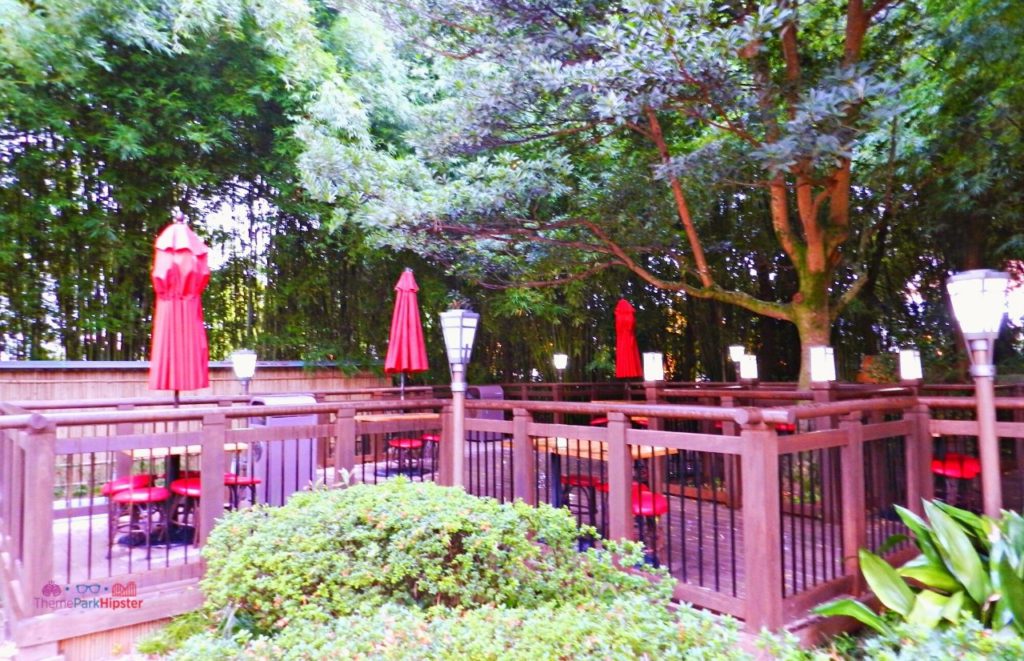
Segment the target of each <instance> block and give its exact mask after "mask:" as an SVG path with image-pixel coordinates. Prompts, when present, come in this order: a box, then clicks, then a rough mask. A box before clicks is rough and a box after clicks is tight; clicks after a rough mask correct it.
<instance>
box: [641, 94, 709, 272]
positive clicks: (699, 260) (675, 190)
mask: <svg viewBox="0 0 1024 661" xmlns="http://www.w3.org/2000/svg"><path fill="white" fill-rule="evenodd" d="M646 112H647V122H648V124H650V126H651V134H652V136H653V138H654V144H655V146H656V147H657V148H658V153H659V154H661V161H662V163H665V164H668V163H669V162H670V161H671V154H669V150H668V144H667V143H666V142H665V136H664V135H663V134H662V132H661V124H659V123H658V116H657V114H656V113H655V112H654V109H652V108H647V109H646ZM669 183H670V184H671V186H672V196H673V197H674V198H675V203H676V213H677V214H678V215H679V220H680V222H682V224H683V228H684V229H685V230H686V238H687V239H688V240H689V242H690V250H691V251H692V252H693V261H694V264H696V266H697V275H698V277H699V278H700V281H701V284H703V285H704V286H705V287H710V286H712V285H713V284H714V282H715V281H714V278H712V276H711V269H710V268H708V260H707V258H706V257H705V256H704V246H703V245H701V242H700V237H699V236H698V235H697V227H696V225H695V224H694V222H693V217H692V216H690V208H689V206H688V205H687V204H686V196H685V195H683V186H682V184H680V183H679V178H678V177H676V176H675V175H671V176H670V178H669Z"/></svg>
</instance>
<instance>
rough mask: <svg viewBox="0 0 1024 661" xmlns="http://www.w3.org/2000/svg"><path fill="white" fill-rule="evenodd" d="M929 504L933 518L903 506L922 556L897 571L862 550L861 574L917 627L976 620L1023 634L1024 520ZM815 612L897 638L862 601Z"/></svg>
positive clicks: (844, 602)
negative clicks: (852, 620) (844, 618)
mask: <svg viewBox="0 0 1024 661" xmlns="http://www.w3.org/2000/svg"><path fill="white" fill-rule="evenodd" d="M924 508H925V513H926V515H927V517H928V521H925V520H924V519H921V517H919V516H917V515H916V514H914V513H913V512H911V511H909V510H907V509H904V508H902V507H897V511H898V513H899V515H900V518H902V519H903V522H904V523H906V525H907V527H908V528H910V530H911V531H912V532H913V533H914V537H915V542H916V543H917V547H918V548H919V549H920V550H921V555H920V556H918V557H916V558H914V559H913V560H911V561H910V562H908V563H906V564H905V565H903V566H902V567H900V568H899V569H898V570H897V569H894V568H893V567H892V566H890V565H889V564H888V563H887V562H885V561H884V560H883V559H882V558H880V557H878V556H877V555H874V554H873V553H870V552H869V551H866V550H863V549H862V550H861V551H860V564H861V571H862V572H863V573H864V578H865V579H866V580H867V582H868V585H869V586H870V587H871V590H872V592H874V593H875V596H876V597H878V599H879V601H881V602H882V604H883V605H884V606H885V607H886V608H888V609H889V610H890V611H891V612H892V613H893V614H894V617H896V618H897V619H898V620H901V621H905V622H908V623H910V624H912V625H917V626H921V627H926V628H934V627H950V626H954V625H958V624H960V623H961V622H964V621H965V620H967V619H973V620H976V621H977V622H978V623H980V625H981V626H982V627H988V628H992V629H997V630H998V629H1002V628H1004V627H1013V628H1015V629H1016V631H1017V633H1024V560H1022V558H1024V519H1022V518H1021V516H1020V515H1019V514H1017V513H1015V512H1005V513H1004V516H1003V517H1002V519H1001V520H1000V521H999V522H996V521H993V520H992V519H990V518H988V517H979V516H977V515H975V514H972V513H970V512H967V511H965V510H962V509H958V508H956V507H953V506H951V505H946V504H945V503H941V502H938V501H936V502H933V503H932V502H926V503H924ZM929 524H930V525H929ZM908 581H909V584H908ZM815 612H817V613H819V614H821V615H846V616H849V617H853V618H855V619H857V620H859V621H861V622H863V623H864V624H866V625H868V626H870V627H872V628H873V629H875V630H876V631H878V632H880V633H882V634H884V635H885V636H893V635H895V634H894V633H893V629H892V627H891V626H889V625H888V624H887V622H886V621H885V620H884V619H882V618H881V617H879V616H878V615H876V614H875V613H874V612H872V611H871V610H870V609H869V608H867V607H866V606H865V605H864V604H862V603H860V602H858V601H853V600H850V599H844V600H841V601H836V602H832V603H829V604H825V605H823V606H819V607H818V608H817V609H815Z"/></svg>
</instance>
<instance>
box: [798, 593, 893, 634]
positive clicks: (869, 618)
mask: <svg viewBox="0 0 1024 661" xmlns="http://www.w3.org/2000/svg"><path fill="white" fill-rule="evenodd" d="M811 610H812V612H813V613H817V614H818V615H824V616H826V617H840V616H842V617H852V618H853V619H855V620H857V621H858V622H860V623H861V624H864V625H866V626H869V627H871V628H872V629H874V630H875V631H877V632H878V633H882V634H884V633H887V632H888V631H889V626H888V625H887V624H886V623H885V620H883V619H882V618H880V617H878V615H877V614H876V613H875V612H874V611H873V610H871V609H870V608H868V607H867V606H865V605H864V604H862V603H861V602H859V601H855V600H853V599H843V600H841V601H833V602H830V603H827V604H822V605H821V606H817V607H815V608H813V609H811Z"/></svg>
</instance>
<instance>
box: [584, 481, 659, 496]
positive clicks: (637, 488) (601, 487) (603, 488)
mask: <svg viewBox="0 0 1024 661" xmlns="http://www.w3.org/2000/svg"><path fill="white" fill-rule="evenodd" d="M596 486H597V490H598V491H600V492H602V493H608V491H609V490H610V489H611V487H610V486H608V483H607V482H598V483H597V485H596ZM643 491H650V488H649V487H648V486H647V485H646V484H643V483H642V482H634V483H633V498H636V495H637V494H638V493H641V492H643Z"/></svg>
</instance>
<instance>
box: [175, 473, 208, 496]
mask: <svg viewBox="0 0 1024 661" xmlns="http://www.w3.org/2000/svg"><path fill="white" fill-rule="evenodd" d="M199 484H200V478H198V477H183V478H182V479H180V480H175V481H173V482H171V491H172V492H174V493H176V494H178V495H179V496H188V497H189V498H198V497H199V495H200V494H201V493H202V489H201V488H200V486H199Z"/></svg>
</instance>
